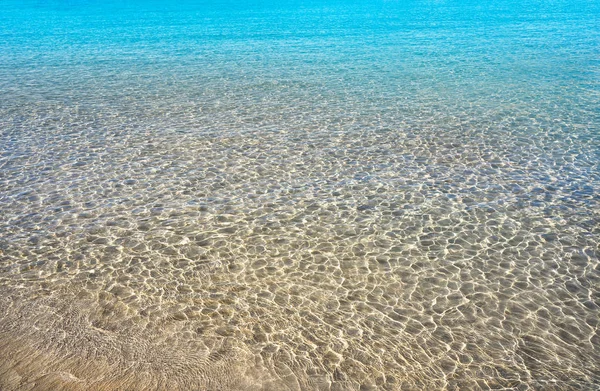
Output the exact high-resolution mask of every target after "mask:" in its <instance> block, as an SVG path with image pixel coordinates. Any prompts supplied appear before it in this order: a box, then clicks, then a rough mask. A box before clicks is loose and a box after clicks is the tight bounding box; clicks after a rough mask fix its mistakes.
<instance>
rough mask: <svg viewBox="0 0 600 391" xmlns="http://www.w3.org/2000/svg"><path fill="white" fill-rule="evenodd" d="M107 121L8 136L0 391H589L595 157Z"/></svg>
mask: <svg viewBox="0 0 600 391" xmlns="http://www.w3.org/2000/svg"><path fill="white" fill-rule="evenodd" d="M112 121H113V120H112V119H110V120H108V121H107V123H105V124H102V129H104V130H103V131H102V132H94V131H91V130H87V129H81V130H79V131H74V132H72V133H71V134H69V135H68V139H67V140H68V141H67V142H66V145H65V135H64V134H62V132H59V131H55V132H53V131H52V129H53V126H52V125H46V126H44V127H43V129H47V130H48V131H47V134H46V135H45V136H46V137H44V138H43V142H41V141H38V140H40V139H41V138H40V135H39V134H35V135H33V134H31V136H28V135H27V134H26V129H27V128H28V126H25V125H26V124H23V126H18V125H13V126H15V128H17V129H18V131H16V132H15V137H14V138H12V139H9V142H10V143H12V150H11V153H10V155H9V156H6V155H5V156H4V157H3V160H4V161H3V163H4V164H3V167H2V173H3V182H2V186H3V188H4V189H5V192H4V199H3V202H2V204H1V205H2V207H1V208H2V215H3V216H4V219H3V223H2V224H3V225H2V231H3V232H4V233H5V234H4V235H3V241H2V269H1V275H0V276H1V282H2V284H1V286H2V297H1V298H0V309H1V311H2V314H3V316H2V319H1V320H0V333H1V336H2V337H1V338H0V341H1V349H2V351H3V352H4V353H3V356H4V358H3V360H2V375H1V376H0V378H1V379H2V383H0V384H2V389H7V390H10V389H15V390H16V389H40V390H41V389H51V388H53V387H56V388H59V389H60V388H62V387H64V389H73V390H79V389H106V390H113V389H128V390H130V389H131V390H133V389H182V390H183V389H206V390H212V389H223V390H228V389H232V390H234V389H248V390H254V389H257V390H258V389H273V390H280V389H299V390H305V389H339V390H353V389H356V390H359V389H360V390H363V389H382V390H396V389H415V390H416V389H425V388H428V389H442V388H444V387H446V388H448V389H452V388H484V389H485V388H494V389H497V388H500V389H590V388H591V387H594V385H597V384H598V381H599V378H600V377H599V376H600V374H599V372H598V367H597V366H596V365H593V363H595V362H598V361H599V359H600V357H599V353H598V346H599V342H600V341H599V334H598V322H599V319H600V318H599V316H598V315H599V308H598V284H599V275H598V269H599V267H598V257H597V249H598V234H599V229H600V228H599V225H598V221H600V220H599V219H600V216H599V213H600V208H598V201H599V197H598V193H597V190H598V183H599V181H598V179H599V178H598V171H596V170H595V168H596V166H594V165H593V164H595V163H593V162H594V161H592V160H591V159H590V160H589V161H588V160H586V159H585V156H590V157H594V158H595V155H594V154H595V153H597V150H596V149H595V148H596V147H595V145H597V144H593V143H592V144H590V143H573V142H572V140H569V139H565V138H553V137H552V136H551V135H545V134H542V133H539V134H531V132H528V134H527V135H528V137H524V136H523V135H521V134H519V132H514V133H507V131H506V129H503V131H502V132H500V131H498V132H495V131H493V130H490V131H488V132H485V134H477V133H469V132H468V131H466V130H465V126H460V125H461V124H459V123H456V124H449V125H448V127H447V129H440V128H438V127H434V126H431V127H428V126H427V125H426V124H425V123H423V124H418V125H416V126H415V127H414V128H410V127H408V126H405V127H397V128H396V129H394V130H392V129H389V128H378V127H376V126H373V127H372V128H369V129H368V130H366V131H365V130H362V129H364V128H365V127H364V126H356V127H355V128H353V127H349V128H346V129H345V130H344V131H335V130H331V129H328V130H323V131H321V130H318V129H313V130H310V131H304V132H303V131H300V130H296V131H294V132H285V131H277V130H255V131H248V132H238V133H236V132H228V133H221V132H210V131H198V130H193V131H175V130H174V131H162V133H158V132H159V131H158V130H157V131H156V132H157V133H154V134H153V137H148V135H147V134H146V133H145V132H144V133H142V132H139V133H138V132H136V131H130V130H122V131H121V130H116V129H115V130H113V129H111V128H110V126H112V125H111V123H112ZM70 127H72V128H76V126H75V125H74V124H73V125H70ZM115 128H116V126H115ZM507 128H508V129H512V128H514V127H513V126H512V125H511V126H507ZM353 129H354V130H353ZM466 129H468V126H467V127H466ZM532 140H536V142H532ZM590 145H594V146H593V147H590ZM542 152H543V153H542ZM573 156H579V158H578V159H574V158H573ZM592 168H593V169H594V170H593V171H592ZM32 172H35V173H39V175H36V176H34V175H31V173H32ZM42 173H43V174H42ZM59 385H60V386H59Z"/></svg>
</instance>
